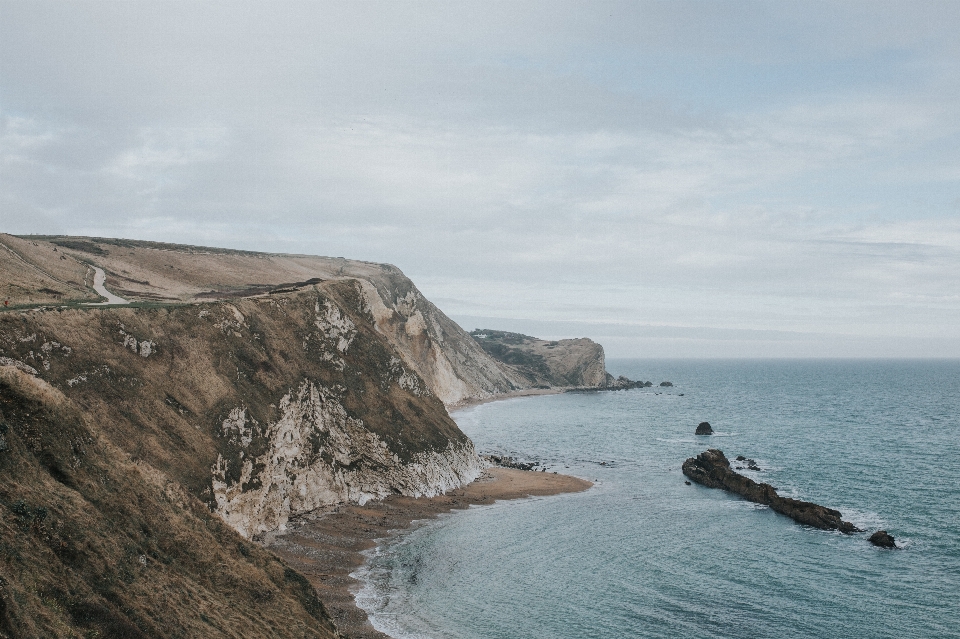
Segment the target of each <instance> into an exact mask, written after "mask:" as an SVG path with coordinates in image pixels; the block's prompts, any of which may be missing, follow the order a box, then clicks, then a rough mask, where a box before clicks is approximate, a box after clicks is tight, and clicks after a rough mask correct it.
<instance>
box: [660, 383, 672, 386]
mask: <svg viewBox="0 0 960 639" xmlns="http://www.w3.org/2000/svg"><path fill="white" fill-rule="evenodd" d="M660 385H661V386H673V382H660Z"/></svg>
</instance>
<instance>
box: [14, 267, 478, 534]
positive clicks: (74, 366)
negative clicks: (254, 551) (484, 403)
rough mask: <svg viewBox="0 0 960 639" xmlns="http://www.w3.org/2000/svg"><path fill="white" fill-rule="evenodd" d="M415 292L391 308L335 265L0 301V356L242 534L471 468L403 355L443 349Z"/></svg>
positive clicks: (428, 484) (414, 492)
mask: <svg viewBox="0 0 960 639" xmlns="http://www.w3.org/2000/svg"><path fill="white" fill-rule="evenodd" d="M417 295H418V293H416V292H412V291H408V293H407V294H406V297H404V298H402V299H400V301H399V302H398V303H397V305H398V306H399V307H400V309H401V311H403V312H401V311H397V310H395V309H388V308H387V307H386V305H385V304H383V303H382V298H381V297H380V296H379V294H378V293H377V292H376V291H373V290H372V289H371V286H370V284H369V282H366V281H362V280H350V279H338V280H332V281H327V282H321V283H318V284H314V285H309V286H304V287H298V288H297V289H295V290H293V291H291V292H286V293H279V294H274V295H266V296H260V297H253V298H242V299H233V300H230V301H222V302H208V303H203V304H191V305H179V306H162V307H157V308H125V307H113V308H85V309H45V310H44V309H36V310H31V311H24V312H16V313H3V314H0V364H2V365H4V366H7V367H11V368H15V369H16V370H19V371H21V372H23V373H24V374H27V375H30V376H31V377H37V378H38V379H42V380H44V381H45V382H46V383H48V384H49V385H51V387H53V388H56V389H58V392H60V393H62V394H63V396H64V397H65V398H66V400H67V401H69V402H70V403H71V404H72V405H74V406H75V407H76V408H77V409H78V410H81V411H83V412H85V414H87V415H88V417H89V418H90V420H92V422H93V423H96V424H98V425H99V426H98V428H99V429H100V431H101V434H102V435H103V436H104V437H106V438H107V439H109V441H111V442H113V444H115V445H116V446H117V447H118V449H120V450H123V451H125V452H126V454H128V455H130V457H131V458H135V459H137V460H139V463H142V464H145V465H147V466H149V467H151V468H153V469H155V470H156V471H157V472H159V473H162V474H163V475H165V476H168V477H170V478H171V480H173V481H175V482H177V483H178V484H180V485H183V486H184V487H185V489H186V490H188V491H189V492H190V493H191V494H193V495H194V496H195V497H196V498H198V499H200V500H202V501H204V502H206V503H207V504H208V505H209V506H210V508H211V509H212V510H213V511H214V512H215V513H216V514H217V515H219V516H220V517H221V518H222V519H223V520H224V521H225V522H226V523H227V524H229V525H230V526H231V527H232V528H233V529H234V530H236V531H237V532H238V533H240V534H241V535H243V536H244V537H252V536H255V535H257V534H260V533H263V532H266V531H270V530H275V529H278V528H282V527H283V526H284V525H285V523H286V522H287V520H288V518H289V517H291V516H294V515H296V514H299V513H305V512H308V511H310V510H313V509H316V508H318V507H320V506H325V505H330V504H336V503H342V502H354V503H358V502H359V503H363V502H365V501H367V500H369V499H373V498H380V497H384V496H386V495H389V494H393V493H399V494H403V495H409V496H421V495H436V494H439V493H442V492H445V491H446V490H449V489H451V488H454V487H457V486H461V485H463V484H465V483H467V482H470V481H472V480H473V479H474V478H476V477H477V476H478V475H479V473H480V470H481V462H480V460H479V459H478V457H477V455H476V454H475V453H474V449H473V444H472V442H470V440H469V439H468V438H467V437H466V436H465V435H463V433H462V432H460V430H459V429H458V428H457V426H456V424H455V423H454V422H453V421H452V420H451V419H450V417H449V416H448V415H447V412H446V410H445V407H444V405H443V402H442V401H441V399H440V398H439V397H438V396H437V394H436V393H435V392H434V390H433V388H432V387H431V384H430V383H428V382H427V381H426V380H424V379H423V377H422V376H421V375H420V374H419V373H418V370H417V368H415V367H414V366H413V365H411V361H414V362H418V363H421V365H422V362H429V361H449V360H447V359H445V358H446V355H445V354H442V353H440V351H439V350H437V349H435V348H434V346H433V343H432V342H433V339H434V337H433V336H434V335H436V333H433V332H431V329H429V328H425V326H426V325H427V324H429V323H431V322H430V317H429V316H428V315H425V314H424V313H423V312H422V311H421V310H420V309H421V305H422V304H423V303H424V302H423V300H422V299H421V298H417V297H416V296H417ZM378 302H379V303H378ZM378 318H379V321H378ZM432 330H437V329H432ZM398 334H399V335H401V336H398ZM390 337H392V339H391V338H390ZM395 343H399V344H401V345H408V346H409V347H410V348H411V349H414V350H413V351H412V352H413V353H414V354H415V355H416V357H411V356H410V354H409V353H402V352H400V351H399V350H398V349H397V348H396V347H395V346H394V344H395ZM439 355H443V358H440V357H439ZM434 358H437V359H434ZM441 369H442V368H441ZM436 379H438V377H437V376H434V382H435V383H436ZM440 387H441V388H444V389H447V390H449V387H446V386H443V385H440Z"/></svg>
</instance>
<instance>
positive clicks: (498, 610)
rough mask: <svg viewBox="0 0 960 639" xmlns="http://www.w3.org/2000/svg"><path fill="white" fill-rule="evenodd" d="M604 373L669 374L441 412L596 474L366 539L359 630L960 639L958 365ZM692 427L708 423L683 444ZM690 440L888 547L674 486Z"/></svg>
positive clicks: (827, 364) (468, 427)
mask: <svg viewBox="0 0 960 639" xmlns="http://www.w3.org/2000/svg"><path fill="white" fill-rule="evenodd" d="M608 368H609V369H610V370H611V372H613V373H614V374H625V375H627V376H629V377H631V378H634V379H636V378H642V379H649V380H651V381H653V382H655V383H659V382H660V381H663V380H670V381H673V382H674V384H675V386H674V387H673V388H669V389H661V388H659V387H654V388H652V389H644V390H631V391H618V392H603V393H588V394H565V395H554V396H545V397H534V398H523V399H516V400H507V401H503V402H496V403H492V404H485V405H482V406H478V407H475V408H472V409H468V410H466V411H462V412H459V413H457V414H455V415H454V418H455V419H456V420H457V423H458V424H459V425H460V427H461V428H462V429H463V430H464V432H466V433H467V434H468V435H469V436H470V437H471V438H473V440H474V442H475V443H476V444H477V447H478V449H479V450H480V451H482V452H500V453H509V454H512V455H515V456H517V457H519V458H522V459H526V460H537V461H541V462H542V463H545V464H547V465H548V466H549V469H550V470H551V471H552V470H557V471H559V472H566V473H570V474H573V475H577V476H580V477H585V478H587V479H591V480H597V485H596V486H595V487H594V488H593V489H591V490H590V491H587V492H585V493H580V494H575V495H560V496H555V497H546V498H535V499H528V500H523V501H515V502H503V503H499V504H495V505H493V506H487V507H476V508H471V509H470V510H469V511H465V512H460V513H456V514H452V515H449V516H445V517H443V518H441V519H440V520H437V521H433V522H431V523H427V524H425V525H423V526H422V527H420V528H417V529H415V530H413V531H412V532H409V533H406V534H403V535H402V536H400V537H398V538H397V539H394V540H392V541H391V542H390V543H388V544H385V545H384V546H383V547H381V548H379V549H377V551H376V554H375V555H374V556H373V557H372V559H371V562H370V565H369V566H368V568H367V569H366V570H365V571H364V574H363V576H364V583H365V586H364V589H363V591H362V592H361V595H360V600H361V603H362V605H363V606H364V607H365V608H367V610H368V611H369V612H370V613H371V615H372V619H373V621H374V624H375V626H377V627H378V628H379V629H381V630H383V631H385V632H388V633H389V634H391V635H392V636H395V637H398V638H403V639H406V638H410V637H430V638H434V639H439V638H448V637H456V638H461V639H473V638H476V639H480V638H483V639H496V638H504V639H507V638H509V639H514V638H519V637H537V638H544V639H545V638H557V639H561V638H562V639H578V638H587V637H591V638H592V637H717V638H720V637H724V638H725V637H743V638H758V637H770V638H789V637H871V638H872V637H878V638H879V637H891V638H893V637H897V638H899V637H960V597H958V594H960V456H958V452H960V444H958V437H960V417H958V416H960V362H955V361H948V362H938V361H925V362H921V361H907V362H904V361H702V362H695V361H648V360H644V361H627V360H623V361H616V360H615V361H611V362H608ZM681 393H683V396H681V395H680V394H681ZM703 420H707V421H710V423H711V424H712V425H713V428H714V430H715V431H716V432H717V433H718V435H716V436H713V437H695V436H694V435H693V431H694V428H695V427H696V425H697V423H698V422H700V421H703ZM706 448H720V449H721V450H723V451H724V452H725V453H726V454H727V456H728V457H730V458H733V457H735V456H736V455H738V454H743V455H746V456H747V457H751V458H754V459H756V460H757V462H758V463H759V465H760V467H761V468H762V469H763V470H762V471H761V472H759V473H753V474H752V476H754V477H755V478H756V479H757V480H758V481H766V482H768V483H771V484H773V485H774V486H775V487H777V488H778V490H779V491H780V493H781V494H785V495H789V496H794V497H798V498H801V499H806V500H810V501H815V502H817V503H821V504H823V505H826V506H830V507H833V508H837V509H838V510H840V511H841V512H842V513H843V514H844V518H845V519H849V520H850V521H853V522H854V523H855V524H856V525H858V526H859V527H861V528H866V529H868V530H870V531H872V530H875V529H877V528H885V529H887V530H888V531H889V532H890V533H891V534H893V535H894V536H895V537H896V538H897V540H898V542H899V543H901V544H902V545H903V546H904V549H903V550H901V551H883V550H879V549H876V548H874V547H872V546H870V544H869V543H867V541H866V536H867V535H866V534H860V535H854V536H849V537H847V536H843V535H840V534H839V533H831V532H824V531H818V530H813V529H809V528H805V527H802V526H799V525H798V524H796V523H794V522H793V521H791V520H790V519H787V518H785V517H782V516H780V515H777V514H775V513H773V512H772V511H770V510H769V509H766V508H762V507H758V506H756V505H754V504H750V503H748V502H745V501H743V500H740V499H738V498H736V497H733V496H730V495H728V494H725V493H723V492H721V491H718V490H711V489H707V488H703V487H700V486H696V485H694V486H686V485H685V484H684V478H683V476H682V474H681V473H680V464H681V463H682V462H683V460H684V459H686V458H687V457H690V456H692V455H695V454H697V453H699V452H701V451H703V450H704V449H706ZM601 463H603V464H604V465H601ZM748 474H749V473H748Z"/></svg>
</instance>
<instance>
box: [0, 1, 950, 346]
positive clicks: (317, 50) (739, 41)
mask: <svg viewBox="0 0 960 639" xmlns="http://www.w3.org/2000/svg"><path fill="white" fill-rule="evenodd" d="M0 11H2V12H3V15H4V20H2V21H0V96H2V97H0V204H2V206H3V210H4V222H5V225H4V226H5V229H4V230H7V231H13V232H64V233H77V234H94V235H121V236H136V237H141V238H144V239H155V240H168V241H180V242H188V243H204V244H219V245H227V246H236V247H240V248H248V249H259V250H281V251H290V252H313V253H321V254H334V255H343V256H348V257H356V258H360V259H367V260H377V261H387V262H392V263H395V264H397V265H399V266H400V267H401V268H403V269H404V270H405V271H406V272H407V273H408V274H410V275H411V276H413V277H414V279H415V280H416V281H417V282H418V284H420V285H421V288H423V289H424V291H425V292H426V293H427V294H428V296H431V297H436V298H438V299H443V300H445V301H444V304H450V308H449V309H447V310H450V312H455V313H461V314H462V315H465V316H483V317H501V318H503V319H504V321H507V320H510V321H514V320H516V321H520V320H523V319H526V320H530V321H534V320H535V321H547V320H550V319H562V320H564V321H568V322H577V321H580V322H593V323H594V324H597V325H605V326H606V325H623V326H660V327H673V328H677V327H679V328H684V327H686V328H690V329H691V330H694V329H696V330H697V331H700V333H697V335H698V337H696V339H694V338H691V337H690V336H689V335H686V336H685V335H680V336H679V337H676V336H674V337H669V338H668V337H663V336H661V337H662V339H661V337H658V338H657V339H661V341H660V342H658V344H660V346H658V347H657V348H661V347H662V349H665V350H664V351H663V352H667V351H668V350H669V348H670V345H671V344H674V345H677V348H681V346H680V345H682V349H687V350H684V351H683V352H685V353H686V352H688V351H690V350H691V349H693V346H691V345H693V344H696V345H699V346H698V347H700V348H704V349H709V348H711V347H710V346H709V345H710V344H715V345H716V348H717V349H718V350H717V352H721V351H723V352H727V351H726V350H724V349H729V348H730V346H729V345H730V343H732V341H736V340H730V339H726V338H722V339H721V337H718V334H717V333H715V332H711V331H718V330H723V331H760V332H762V333H763V335H765V336H768V337H769V336H771V335H773V336H774V337H770V339H767V338H766V337H765V338H764V340H765V341H764V340H761V341H764V343H765V344H767V346H765V347H764V349H766V350H763V349H761V350H763V352H766V353H773V354H775V353H776V352H777V351H776V349H777V348H779V347H778V346H777V344H780V345H781V346H782V347H783V349H784V350H783V351H782V352H783V353H791V354H795V353H798V352H800V351H801V350H803V349H804V348H805V349H807V351H809V352H811V353H821V352H826V351H825V350H824V348H821V346H817V344H821V345H822V344H828V343H829V344H834V345H836V343H837V342H836V340H834V339H833V338H830V337H829V336H830V335H833V336H850V335H856V334H861V335H864V336H868V337H870V339H875V340H882V339H885V338H887V337H891V336H893V337H896V336H901V337H906V336H914V337H916V339H921V338H922V339H926V340H934V339H938V338H939V339H944V340H947V341H949V340H956V339H957V338H958V335H957V333H958V331H960V328H956V327H957V326H958V324H957V323H956V321H955V319H956V313H957V310H958V301H957V299H956V295H955V294H954V293H953V289H954V288H955V287H954V283H953V281H952V278H951V273H954V272H956V271H957V268H958V267H960V246H958V244H960V240H958V237H960V231H958V229H957V226H956V223H955V220H956V219H957V212H958V204H957V195H956V186H957V181H958V178H960V155H958V153H957V148H960V146H958V145H957V142H958V139H960V125H958V124H957V123H958V122H960V106H958V105H960V99H958V98H960V76H958V73H957V67H956V64H955V61H956V56H957V55H958V54H960V46H958V44H957V40H956V38H955V33H956V31H957V27H958V26H960V15H958V13H960V10H958V9H957V8H956V6H954V4H953V3H934V2H930V3H919V4H911V5H910V7H905V6H904V5H902V4H901V3H883V2H881V3H877V2H870V3H857V2H842V3H840V2H820V3H810V2H802V3H796V2H783V3H776V4H770V3H766V2H756V3H755V2H738V3H714V2H682V1H681V2H669V3H663V2H602V3H599V4H597V3H590V4H586V3H577V2H549V3H541V2H522V3H493V4H491V3H479V2H459V3H447V2H437V3H426V2H425V3H417V4H415V5H410V4H403V3H393V2H388V3H379V2H364V3H348V2H316V3H285V4H280V5H277V4H275V3H260V2H241V3H230V4H222V3H178V2H142V3H93V4H90V3H66V2H35V3H4V4H2V8H0ZM444 304H441V306H444ZM781 333H790V334H793V333H802V334H803V335H805V336H807V337H804V338H803V339H802V340H792V341H790V340H786V339H785V338H782V335H781ZM737 335H740V334H737ZM751 335H752V333H751ZM777 336H780V337H777ZM742 337H743V335H740V337H738V338H737V339H741V338H742ZM616 339H617V340H619V341H618V342H617V344H620V345H621V346H620V347H621V348H624V349H627V346H625V344H627V342H628V341H629V340H630V339H637V340H641V341H643V340H647V339H648V338H647V337H644V336H643V335H639V334H632V333H631V335H630V336H623V335H620V336H616ZM837 339H840V338H839V337H838V338H837ZM843 339H844V340H847V338H846V337H844V338H843ZM865 339H866V338H865ZM911 339H913V337H911ZM625 340H626V341H625ZM684 340H687V341H684ZM690 340H693V341H690ZM744 340H745V341H744ZM831 340H832V341H831ZM741 341H744V344H746V343H747V342H750V343H756V342H757V340H754V339H753V338H750V339H746V338H743V340H741ZM721 342H722V343H721ZM788 342H789V344H788ZM638 343H639V342H638ZM643 343H647V342H643ZM844 343H847V344H852V346H850V347H849V348H847V347H844V349H846V350H844V349H841V350H843V352H847V351H850V352H862V353H870V352H881V351H883V348H881V347H880V346H878V344H880V343H881V342H879V341H870V340H869V339H867V340H866V341H862V342H856V343H854V342H850V341H849V340H847V341H846V342H844ZM904 343H906V342H904ZM911 343H914V344H920V342H911ZM927 343H928V342H923V344H927ZM950 343H951V344H952V343H954V342H950ZM798 344H803V345H805V346H802V347H801V346H799V345H798ZM745 348H746V347H745ZM751 348H752V347H751ZM917 348H921V347H920V346H917ZM923 348H927V347H926V346H923ZM682 349H681V350H682ZM857 349H861V350H860V351H857ZM871 349H873V350H871ZM878 349H879V350H878ZM627 350H629V349H627ZM827 350H829V349H827ZM678 352H680V351H678ZM757 352H759V351H757ZM884 352H886V351H884ZM924 352H926V351H924ZM956 354H957V355H960V350H958V351H956Z"/></svg>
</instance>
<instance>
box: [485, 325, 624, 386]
mask: <svg viewBox="0 0 960 639" xmlns="http://www.w3.org/2000/svg"><path fill="white" fill-rule="evenodd" d="M470 335H471V336H472V337H473V338H474V340H476V342H477V343H478V344H479V345H480V348H482V349H483V350H484V351H485V352H486V353H487V354H488V355H490V357H492V358H494V359H496V360H497V361H499V362H501V364H502V365H503V366H504V367H505V368H507V369H509V370H511V371H513V372H514V373H515V374H516V375H517V376H518V377H520V378H521V379H523V381H524V382H525V384H526V385H528V386H532V387H541V388H551V387H561V388H569V387H574V388H606V387H608V386H611V385H613V384H614V383H615V380H613V378H612V377H611V376H610V375H608V374H607V370H606V365H605V360H604V354H603V347H602V346H600V345H599V344H597V343H596V342H594V341H593V340H590V339H587V338H585V337H584V338H580V339H562V340H558V341H547V340H542V339H538V338H536V337H530V336H529V335H522V334H520V333H508V332H506V331H494V330H489V329H477V330H475V331H472V332H471V333H470Z"/></svg>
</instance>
